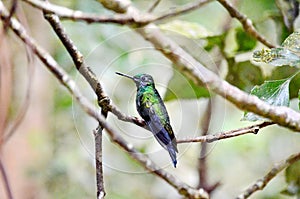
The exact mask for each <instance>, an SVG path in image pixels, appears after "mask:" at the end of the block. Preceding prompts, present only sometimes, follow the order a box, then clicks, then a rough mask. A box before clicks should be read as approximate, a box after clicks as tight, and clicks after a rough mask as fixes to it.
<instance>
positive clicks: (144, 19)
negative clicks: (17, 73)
mask: <svg viewBox="0 0 300 199" xmlns="http://www.w3.org/2000/svg"><path fill="white" fill-rule="evenodd" d="M23 1H24V2H27V3H29V4H30V5H32V6H33V7H36V8H38V9H40V10H44V11H47V12H50V13H54V14H56V15H57V16H58V17H59V18H62V19H70V20H80V21H85V22H87V23H116V24H121V25H124V24H128V25H131V24H136V25H138V26H142V25H146V24H148V23H151V22H155V21H159V20H164V19H168V18H171V17H175V16H179V15H182V14H186V13H188V12H191V11H194V10H196V9H198V8H200V7H201V6H203V5H205V4H206V3H209V2H211V1H212V0H198V1H195V2H192V3H189V4H186V5H184V6H182V7H179V8H176V9H171V11H169V12H166V13H164V14H162V15H161V16H154V15H151V14H149V13H144V14H141V15H136V16H132V15H130V14H119V13H117V14H114V15H113V16H105V15H97V14H91V13H84V12H82V11H79V10H72V9H69V8H66V7H62V6H58V5H54V4H51V3H50V2H45V1H41V0H23ZM117 7H118V6H117ZM119 7H120V6H119ZM121 7H124V6H121Z"/></svg>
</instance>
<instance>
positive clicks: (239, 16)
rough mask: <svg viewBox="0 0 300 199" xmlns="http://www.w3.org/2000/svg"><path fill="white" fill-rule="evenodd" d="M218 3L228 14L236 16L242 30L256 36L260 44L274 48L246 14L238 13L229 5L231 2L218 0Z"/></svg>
mask: <svg viewBox="0 0 300 199" xmlns="http://www.w3.org/2000/svg"><path fill="white" fill-rule="evenodd" d="M218 2H219V3H220V4H222V5H223V6H224V8H226V9H227V11H228V12H229V14H230V16H231V17H233V18H236V19H237V20H239V21H240V23H241V24H242V25H243V28H244V30H245V31H246V32H247V33H248V34H249V35H251V36H252V37H254V38H256V39H257V40H258V41H260V42H261V43H262V44H264V45H266V46H267V47H269V48H275V46H274V45H273V44H272V43H271V42H269V41H268V40H267V39H266V38H264V37H263V36H262V35H261V34H259V33H258V32H257V30H256V29H255V28H254V26H253V24H252V21H251V20H250V19H248V18H247V16H246V15H244V14H242V13H240V12H239V11H238V10H237V9H236V8H235V7H234V6H232V5H231V3H230V2H229V1H227V0H218Z"/></svg>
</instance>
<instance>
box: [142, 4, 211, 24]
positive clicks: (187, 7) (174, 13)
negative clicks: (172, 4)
mask: <svg viewBox="0 0 300 199" xmlns="http://www.w3.org/2000/svg"><path fill="white" fill-rule="evenodd" d="M209 2H212V0H197V1H195V2H191V3H189V4H186V5H184V6H182V7H179V8H175V9H172V10H171V11H170V12H165V13H166V14H162V15H161V16H157V17H155V18H154V19H153V20H152V21H149V22H148V23H150V22H155V21H158V20H164V19H168V18H171V17H176V16H179V15H183V14H186V13H189V12H191V11H194V10H197V9H199V8H200V7H202V6H204V5H205V4H207V3H209Z"/></svg>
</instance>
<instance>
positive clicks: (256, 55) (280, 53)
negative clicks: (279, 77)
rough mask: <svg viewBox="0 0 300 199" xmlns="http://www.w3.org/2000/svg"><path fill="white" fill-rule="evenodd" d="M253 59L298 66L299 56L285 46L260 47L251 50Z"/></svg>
mask: <svg viewBox="0 0 300 199" xmlns="http://www.w3.org/2000/svg"><path fill="white" fill-rule="evenodd" d="M253 60H254V61H256V62H264V63H267V64H271V65H273V66H283V65H290V66H299V64H300V57H299V56H298V55H297V54H295V53H294V52H292V51H290V50H288V49H286V48H282V47H280V48H271V49H262V50H260V51H254V52H253Z"/></svg>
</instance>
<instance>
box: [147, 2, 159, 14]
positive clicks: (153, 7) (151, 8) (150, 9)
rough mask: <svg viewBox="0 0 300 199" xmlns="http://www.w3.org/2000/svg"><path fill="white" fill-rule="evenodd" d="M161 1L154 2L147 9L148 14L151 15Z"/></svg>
mask: <svg viewBox="0 0 300 199" xmlns="http://www.w3.org/2000/svg"><path fill="white" fill-rule="evenodd" d="M160 1H161V0H155V2H154V4H153V5H152V6H151V7H150V8H149V9H148V12H149V13H151V12H153V10H154V9H155V8H156V7H157V6H158V4H159V3H160Z"/></svg>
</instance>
